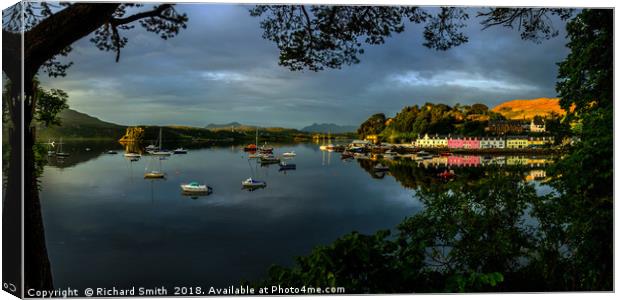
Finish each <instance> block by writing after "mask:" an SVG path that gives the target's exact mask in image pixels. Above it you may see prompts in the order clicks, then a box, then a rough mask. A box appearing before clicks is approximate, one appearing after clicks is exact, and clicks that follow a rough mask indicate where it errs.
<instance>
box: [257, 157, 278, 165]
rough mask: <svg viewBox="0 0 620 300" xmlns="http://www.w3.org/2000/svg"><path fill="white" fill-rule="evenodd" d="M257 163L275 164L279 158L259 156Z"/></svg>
mask: <svg viewBox="0 0 620 300" xmlns="http://www.w3.org/2000/svg"><path fill="white" fill-rule="evenodd" d="M258 162H260V163H261V164H275V163H279V162H280V158H278V157H274V156H271V155H270V156H260V157H258Z"/></svg>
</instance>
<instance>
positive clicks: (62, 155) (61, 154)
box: [56, 138, 69, 157]
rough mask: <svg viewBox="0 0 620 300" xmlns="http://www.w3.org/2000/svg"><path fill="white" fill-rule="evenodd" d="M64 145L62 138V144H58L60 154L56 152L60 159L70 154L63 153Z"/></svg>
mask: <svg viewBox="0 0 620 300" xmlns="http://www.w3.org/2000/svg"><path fill="white" fill-rule="evenodd" d="M62 145H63V142H62V138H60V142H58V152H56V156H59V157H67V156H69V153H65V152H63V151H62Z"/></svg>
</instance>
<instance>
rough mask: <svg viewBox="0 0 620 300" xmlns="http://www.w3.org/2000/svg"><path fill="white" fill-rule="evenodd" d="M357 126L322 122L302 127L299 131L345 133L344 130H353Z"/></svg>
mask: <svg viewBox="0 0 620 300" xmlns="http://www.w3.org/2000/svg"><path fill="white" fill-rule="evenodd" d="M356 130H357V127H355V126H350V125H337V124H333V123H322V124H317V123H314V124H312V125H310V126H306V127H304V128H302V129H301V130H300V131H303V132H323V133H325V132H331V133H346V132H355V131H356Z"/></svg>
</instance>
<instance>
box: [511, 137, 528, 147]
mask: <svg viewBox="0 0 620 300" xmlns="http://www.w3.org/2000/svg"><path fill="white" fill-rule="evenodd" d="M528 145H529V137H527V136H512V137H508V139H507V140H506V148H508V149H524V148H527V147H528Z"/></svg>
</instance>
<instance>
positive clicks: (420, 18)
mask: <svg viewBox="0 0 620 300" xmlns="http://www.w3.org/2000/svg"><path fill="white" fill-rule="evenodd" d="M572 13H573V11H572V10H571V9H545V8H541V9H538V8H522V9H515V8H489V9H487V10H483V11H480V12H478V13H477V14H476V16H477V17H478V18H481V22H480V23H481V24H482V26H483V28H484V29H486V28H488V27H491V26H498V25H501V26H504V27H507V28H514V27H515V26H516V27H517V30H518V31H519V32H520V33H521V37H522V38H523V39H526V40H533V41H535V42H540V41H541V40H542V39H548V38H551V37H554V36H556V35H557V34H558V31H557V29H555V28H554V27H553V24H552V23H553V16H559V18H560V19H561V20H563V21H564V20H566V19H568V18H569V17H571V16H572ZM250 15H252V16H254V17H261V18H262V20H261V23H260V26H261V28H262V29H263V38H265V39H268V40H270V41H273V42H274V43H276V45H277V47H278V49H279V50H280V65H282V66H285V67H287V68H289V69H290V70H292V71H299V70H304V69H308V70H312V71H320V70H323V69H325V68H336V69H338V68H341V67H342V66H343V65H351V64H357V63H359V62H360V56H361V55H362V54H363V53H364V49H363V47H362V44H364V43H365V44H368V45H379V44H383V43H384V42H385V40H386V38H388V37H390V36H392V34H394V33H401V32H403V31H404V30H405V23H407V22H410V23H414V24H420V23H424V24H425V25H424V31H423V36H424V40H425V41H424V43H423V45H424V46H426V47H428V48H430V49H435V50H442V51H445V50H448V49H450V48H452V47H455V46H459V45H461V44H464V43H466V42H467V41H468V37H467V35H465V33H463V32H462V30H463V29H464V28H465V27H466V26H467V20H468V19H469V13H468V12H467V10H466V9H463V8H458V7H442V8H439V9H423V8H419V7H397V6H323V5H258V6H256V7H255V8H253V9H251V10H250Z"/></svg>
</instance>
